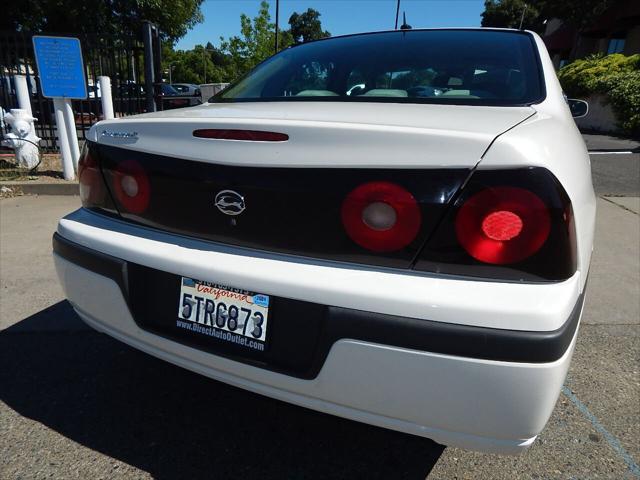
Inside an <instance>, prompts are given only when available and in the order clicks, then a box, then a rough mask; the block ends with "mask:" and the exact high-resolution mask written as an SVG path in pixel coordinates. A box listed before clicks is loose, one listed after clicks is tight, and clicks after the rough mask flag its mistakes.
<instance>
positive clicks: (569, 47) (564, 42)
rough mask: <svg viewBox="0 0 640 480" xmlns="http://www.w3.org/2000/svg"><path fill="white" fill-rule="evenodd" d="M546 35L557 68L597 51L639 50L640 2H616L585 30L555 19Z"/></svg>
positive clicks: (630, 0)
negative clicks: (579, 29)
mask: <svg viewBox="0 0 640 480" xmlns="http://www.w3.org/2000/svg"><path fill="white" fill-rule="evenodd" d="M543 38H544V43H545V44H546V46H547V49H548V50H549V55H550V56H551V59H552V60H553V65H554V66H555V67H556V68H560V67H562V66H563V65H565V64H567V63H569V62H571V61H572V60H575V59H576V58H584V57H587V56H589V55H592V54H594V53H602V54H604V55H608V54H611V53H623V54H624V55H633V54H635V53H640V1H638V0H620V1H618V2H615V4H614V5H612V6H611V7H610V8H609V9H607V10H605V11H604V12H603V13H602V15H600V16H599V17H598V18H596V20H595V21H594V22H592V24H591V25H589V26H587V27H586V28H584V29H583V30H582V31H578V30H577V29H576V28H575V27H572V26H570V25H567V24H565V23H564V22H562V21H561V20H558V19H557V18H553V19H551V20H549V21H548V22H547V28H546V30H545V32H544V36H543Z"/></svg>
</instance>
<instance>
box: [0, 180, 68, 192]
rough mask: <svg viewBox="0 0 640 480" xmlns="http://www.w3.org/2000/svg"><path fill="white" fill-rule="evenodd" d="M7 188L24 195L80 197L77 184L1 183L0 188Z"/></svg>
mask: <svg viewBox="0 0 640 480" xmlns="http://www.w3.org/2000/svg"><path fill="white" fill-rule="evenodd" d="M2 187H7V188H10V189H11V190H13V191H14V192H16V193H18V192H21V193H22V194H23V195H79V194H80V192H79V188H78V184H77V183H76V182H70V183H33V182H0V188H2Z"/></svg>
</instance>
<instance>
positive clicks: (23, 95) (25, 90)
mask: <svg viewBox="0 0 640 480" xmlns="http://www.w3.org/2000/svg"><path fill="white" fill-rule="evenodd" d="M13 81H14V82H15V85H16V97H18V106H19V108H21V109H23V110H26V111H27V113H29V116H31V117H33V112H32V111H31V98H30V97H29V86H28V85H27V77H26V76H24V75H14V76H13Z"/></svg>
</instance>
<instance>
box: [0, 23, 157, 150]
mask: <svg viewBox="0 0 640 480" xmlns="http://www.w3.org/2000/svg"><path fill="white" fill-rule="evenodd" d="M52 35H59V36H77V35H64V34H52ZM31 38H32V35H31V34H29V33H24V32H2V31H0V107H2V108H4V110H6V111H8V110H9V109H11V108H17V107H18V104H17V98H16V92H15V86H14V81H13V75H16V74H21V75H25V76H26V77H27V85H28V87H29V92H30V98H31V108H32V110H33V115H34V117H36V118H37V119H38V120H37V122H36V132H37V135H38V136H39V137H40V138H42V142H41V147H42V150H43V151H45V152H54V151H58V145H57V141H56V135H55V133H56V132H55V121H54V114H53V101H52V100H50V99H47V98H44V97H43V96H42V91H41V88H40V82H39V79H38V72H37V66H36V62H35V59H34V54H33V44H32V39H31ZM79 38H80V41H81V45H82V53H83V57H84V64H85V69H86V77H87V91H88V94H89V96H88V98H87V99H86V100H74V101H73V102H72V105H73V110H74V112H75V121H76V127H77V130H78V137H79V139H80V140H82V139H84V138H85V136H86V134H87V132H88V131H89V128H90V127H91V125H93V124H94V123H95V122H97V121H98V120H100V119H101V117H102V104H101V98H100V97H101V92H100V87H99V84H98V77H99V76H101V75H106V76H109V77H111V85H112V98H113V106H114V112H115V115H116V116H125V115H132V114H136V113H142V112H144V111H146V103H145V89H144V68H145V63H144V60H145V58H144V46H143V44H142V42H141V41H140V40H138V39H128V38H106V37H100V36H95V37H88V36H79ZM154 50H156V51H157V52H158V54H159V50H160V48H159V43H158V44H157V46H156V48H155V49H154ZM159 106H160V108H162V102H160V105H159ZM2 133H3V134H4V133H5V132H2Z"/></svg>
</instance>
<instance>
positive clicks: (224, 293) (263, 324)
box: [176, 277, 270, 352]
mask: <svg viewBox="0 0 640 480" xmlns="http://www.w3.org/2000/svg"><path fill="white" fill-rule="evenodd" d="M269 301H270V298H269V296H268V295H264V294H261V293H256V292H252V291H248V290H243V289H239V288H235V287H230V286H227V285H222V284H218V283H212V282H207V281H203V280H196V279H193V278H190V277H180V293H179V296H178V315H177V319H176V326H177V327H178V328H180V329H183V330H189V331H191V332H193V333H194V334H197V335H205V336H209V337H212V338H215V339H218V340H222V341H225V342H228V343H232V344H235V345H238V346H241V347H245V348H248V349H251V350H253V351H258V352H262V351H265V350H266V347H267V344H268V336H267V333H268V331H269V329H268V326H269V320H270V319H269Z"/></svg>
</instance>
